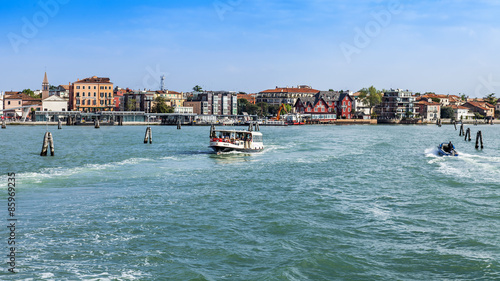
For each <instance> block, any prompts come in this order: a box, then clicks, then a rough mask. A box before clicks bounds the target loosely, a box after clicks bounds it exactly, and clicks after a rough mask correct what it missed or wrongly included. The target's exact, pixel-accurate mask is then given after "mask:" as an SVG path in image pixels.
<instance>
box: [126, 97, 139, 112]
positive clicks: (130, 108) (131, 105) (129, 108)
mask: <svg viewBox="0 0 500 281" xmlns="http://www.w3.org/2000/svg"><path fill="white" fill-rule="evenodd" d="M136 102H137V100H136V99H129V100H128V101H127V111H135V110H136Z"/></svg>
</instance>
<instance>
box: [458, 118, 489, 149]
mask: <svg viewBox="0 0 500 281" xmlns="http://www.w3.org/2000/svg"><path fill="white" fill-rule="evenodd" d="M453 124H454V125H455V130H457V124H456V122H454V123H453ZM458 136H460V137H461V136H464V137H465V139H464V140H465V141H471V132H470V128H467V130H465V131H464V124H463V123H462V124H461V125H460V132H459V134H458ZM479 143H481V149H483V148H484V145H483V133H482V132H481V131H477V134H476V149H479Z"/></svg>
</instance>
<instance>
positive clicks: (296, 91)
mask: <svg viewBox="0 0 500 281" xmlns="http://www.w3.org/2000/svg"><path fill="white" fill-rule="evenodd" d="M317 93H319V90H315V89H313V88H311V86H306V85H301V86H297V88H294V87H291V88H289V87H288V86H287V87H286V88H278V87H276V88H275V89H269V90H265V91H262V92H259V93H258V94H257V97H256V102H257V103H259V102H265V103H268V104H269V105H280V104H282V103H284V104H289V105H291V106H294V105H295V103H296V102H297V99H298V98H308V97H309V98H312V97H314V95H316V94H317Z"/></svg>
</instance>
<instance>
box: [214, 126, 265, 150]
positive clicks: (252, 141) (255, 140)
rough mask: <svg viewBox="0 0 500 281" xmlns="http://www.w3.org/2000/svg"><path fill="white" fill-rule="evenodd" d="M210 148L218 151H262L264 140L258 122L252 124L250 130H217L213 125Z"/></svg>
mask: <svg viewBox="0 0 500 281" xmlns="http://www.w3.org/2000/svg"><path fill="white" fill-rule="evenodd" d="M254 127H255V130H254ZM210 148H212V149H213V150H214V151H215V152H217V153H220V152H231V151H239V152H260V151H262V150H263V149H264V142H263V139H262V133H261V132H259V125H258V124H250V125H249V127H248V130H227V129H224V130H217V129H215V126H214V125H212V127H211V128H210Z"/></svg>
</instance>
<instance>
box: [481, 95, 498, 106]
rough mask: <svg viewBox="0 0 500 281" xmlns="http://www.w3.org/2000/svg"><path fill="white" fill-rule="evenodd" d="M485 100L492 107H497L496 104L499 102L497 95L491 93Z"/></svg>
mask: <svg viewBox="0 0 500 281" xmlns="http://www.w3.org/2000/svg"><path fill="white" fill-rule="evenodd" d="M484 100H485V101H486V102H487V103H489V104H491V105H495V104H496V102H497V98H496V97H495V93H491V94H489V95H487V96H486V97H485V98H484Z"/></svg>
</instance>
